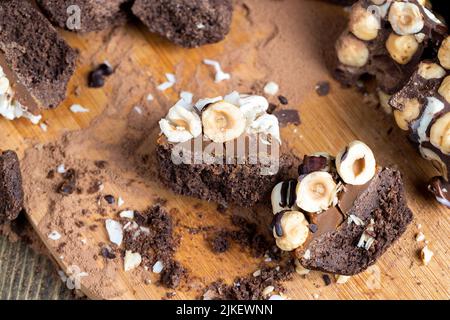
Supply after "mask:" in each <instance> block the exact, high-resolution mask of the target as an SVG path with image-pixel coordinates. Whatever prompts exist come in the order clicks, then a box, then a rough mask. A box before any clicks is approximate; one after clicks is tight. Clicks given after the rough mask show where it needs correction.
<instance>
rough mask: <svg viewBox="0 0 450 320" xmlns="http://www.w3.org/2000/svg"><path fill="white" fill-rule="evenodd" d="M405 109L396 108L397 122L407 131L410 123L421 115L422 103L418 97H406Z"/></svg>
mask: <svg viewBox="0 0 450 320" xmlns="http://www.w3.org/2000/svg"><path fill="white" fill-rule="evenodd" d="M402 104H403V106H404V108H403V110H394V118H395V122H397V125H398V126H399V128H400V129H402V130H405V131H407V130H408V129H409V124H410V123H411V122H412V121H413V120H415V119H417V118H418V117H419V115H420V110H421V104H420V102H419V100H418V99H417V98H413V99H404V101H403V103H402Z"/></svg>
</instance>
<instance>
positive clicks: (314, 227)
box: [308, 223, 318, 233]
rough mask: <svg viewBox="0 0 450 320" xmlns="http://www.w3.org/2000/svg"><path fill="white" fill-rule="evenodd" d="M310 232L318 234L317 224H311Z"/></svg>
mask: <svg viewBox="0 0 450 320" xmlns="http://www.w3.org/2000/svg"><path fill="white" fill-rule="evenodd" d="M308 228H309V231H311V232H312V233H316V232H317V229H318V227H317V224H314V223H311V224H309V225H308Z"/></svg>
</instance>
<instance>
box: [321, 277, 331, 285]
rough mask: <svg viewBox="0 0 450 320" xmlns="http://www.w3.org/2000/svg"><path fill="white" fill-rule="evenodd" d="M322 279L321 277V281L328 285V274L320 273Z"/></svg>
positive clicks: (329, 280) (329, 281)
mask: <svg viewBox="0 0 450 320" xmlns="http://www.w3.org/2000/svg"><path fill="white" fill-rule="evenodd" d="M322 279H323V282H325V285H326V286H329V285H330V284H331V279H330V276H329V275H327V274H323V275H322Z"/></svg>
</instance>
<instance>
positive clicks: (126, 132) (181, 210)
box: [0, 0, 450, 299]
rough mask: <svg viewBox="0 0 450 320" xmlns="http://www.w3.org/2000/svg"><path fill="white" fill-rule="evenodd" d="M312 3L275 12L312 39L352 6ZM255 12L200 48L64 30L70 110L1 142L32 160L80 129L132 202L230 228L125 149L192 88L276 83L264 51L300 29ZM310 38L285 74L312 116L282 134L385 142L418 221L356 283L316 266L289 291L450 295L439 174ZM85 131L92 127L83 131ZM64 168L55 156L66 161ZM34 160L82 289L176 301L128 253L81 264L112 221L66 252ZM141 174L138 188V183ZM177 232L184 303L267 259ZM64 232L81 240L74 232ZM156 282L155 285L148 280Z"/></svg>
mask: <svg viewBox="0 0 450 320" xmlns="http://www.w3.org/2000/svg"><path fill="white" fill-rule="evenodd" d="M291 1H295V0H291ZM258 4H261V5H265V4H264V3H263V1H261V2H260V1H258ZM267 4H268V3H267ZM303 5H304V6H307V9H308V10H306V11H307V12H308V14H307V15H308V16H309V17H307V16H306V15H305V16H304V17H302V18H300V17H298V16H295V15H294V14H289V13H286V12H284V13H283V12H281V11H280V12H274V16H276V17H281V19H282V18H283V17H285V16H287V17H288V18H290V19H292V28H298V30H297V32H300V33H304V34H305V35H306V34H307V35H308V37H309V36H310V35H311V34H314V24H315V23H317V25H319V24H322V25H323V24H326V21H325V20H324V19H335V18H336V15H338V16H342V13H341V12H340V11H339V10H340V9H337V7H334V6H330V5H326V4H323V3H317V2H315V3H314V2H303V4H299V7H301V6H303ZM304 11H305V10H303V11H302V12H304ZM248 15H249V12H248V8H247V7H245V6H241V5H239V6H237V9H236V12H235V16H234V20H233V27H232V31H231V33H230V35H229V36H228V37H227V39H226V41H224V42H222V43H219V44H216V45H211V46H205V47H202V48H199V49H194V50H186V49H181V48H178V47H175V46H173V45H171V44H170V43H168V42H167V41H165V40H163V39H161V38H159V37H157V36H154V35H151V34H149V33H148V32H147V31H145V29H144V28H142V27H141V26H137V25H128V26H126V27H122V28H118V29H115V30H112V31H105V32H102V33H97V34H90V35H77V34H72V33H68V32H63V35H64V37H65V38H66V39H67V40H68V42H69V43H70V44H71V45H72V46H74V47H76V48H78V49H79V50H80V52H81V57H80V62H79V64H78V69H77V71H76V75H75V76H74V78H73V79H72V81H71V83H70V87H69V96H68V98H67V99H66V101H65V102H64V103H63V104H62V105H61V106H60V107H59V108H58V109H56V110H52V111H45V112H44V113H43V117H44V120H46V123H47V124H48V128H47V131H46V132H45V131H44V130H42V129H41V128H40V127H39V126H33V125H31V124H30V123H29V122H28V121H27V120H18V121H12V122H11V121H6V120H4V119H0V132H2V139H0V149H14V150H16V151H17V152H18V153H19V155H20V156H21V157H23V156H24V154H25V151H26V150H27V148H34V149H35V150H39V149H40V148H41V147H42V144H44V143H49V142H54V141H57V140H58V139H60V138H61V136H62V135H63V134H65V133H67V132H72V133H70V134H69V136H68V137H69V138H70V139H73V141H75V142H73V141H72V145H69V147H68V151H67V152H69V153H72V154H73V158H72V160H71V161H75V160H76V161H80V162H82V161H88V160H89V161H91V160H96V159H108V160H109V161H113V162H114V163H113V164H112V166H113V169H112V170H113V171H114V170H115V171H114V172H116V173H117V176H115V178H114V179H111V180H112V182H111V183H109V184H108V185H106V186H105V192H110V193H112V194H115V195H117V196H118V195H120V196H121V197H123V198H124V200H125V201H126V204H125V205H124V206H128V207H130V208H132V209H136V210H142V209H144V208H146V207H147V206H149V205H151V204H152V202H154V201H155V199H156V198H158V197H161V198H164V199H166V200H167V205H166V206H167V209H168V210H170V212H171V213H172V214H173V215H174V218H175V219H176V220H178V221H181V224H183V225H185V226H195V227H198V226H208V225H209V226H211V225H214V226H224V225H227V223H229V218H228V216H227V215H226V214H225V215H224V214H220V213H218V212H217V207H216V205H214V204H210V203H206V202H201V201H198V200H195V199H192V198H187V197H180V196H177V195H174V194H172V193H171V192H170V191H169V190H167V189H165V188H164V187H163V186H162V185H161V184H160V183H159V182H158V180H157V178H156V176H155V175H154V174H153V173H154V171H152V169H151V168H150V169H149V172H150V173H145V172H144V173H143V172H133V168H134V167H133V165H132V160H130V161H127V159H124V158H126V156H128V157H131V155H130V154H129V152H128V153H126V154H125V153H124V154H121V152H122V151H121V150H122V147H123V146H125V145H127V146H128V147H129V144H136V154H141V153H142V154H149V155H151V154H152V148H154V146H153V145H152V143H153V141H154V139H155V138H156V135H157V133H158V127H157V120H158V119H159V118H161V117H162V116H164V114H165V113H166V111H167V110H168V108H169V107H170V106H171V105H172V104H173V103H174V102H175V101H176V100H177V99H178V94H179V92H180V91H181V90H187V91H191V92H193V93H194V94H196V97H197V98H199V97H201V96H202V95H209V96H215V95H218V94H225V93H227V92H229V91H231V90H232V89H235V88H244V89H245V88H247V89H248V88H249V87H250V86H251V85H252V84H253V83H255V82H257V83H265V82H266V81H268V80H272V78H271V77H272V74H270V73H268V72H267V70H266V71H264V69H262V68H260V65H259V64H258V55H259V51H260V50H268V49H267V48H269V47H270V46H267V43H269V41H271V38H272V37H288V36H289V33H287V34H283V33H281V34H280V30H274V29H270V28H259V27H258V26H255V25H254V24H253V21H251V16H250V17H249V16H248ZM303 18H304V19H303ZM274 19H275V18H274ZM302 19H303V20H302ZM324 21H325V22H324ZM330 32H331V31H330ZM305 37H306V36H305ZM292 43H294V44H295V39H289V38H287V40H286V45H287V46H288V45H291V44H292ZM298 45H299V48H301V50H302V52H303V54H304V55H306V56H307V57H308V59H309V60H308V61H312V63H311V64H308V65H307V64H303V63H302V61H303V60H302V59H299V60H300V61H297V60H295V61H293V65H292V79H290V78H282V79H275V80H277V82H278V83H279V84H280V86H281V88H282V92H281V93H282V94H284V95H286V96H287V97H291V96H295V97H297V98H296V99H294V101H292V100H291V101H290V107H293V108H296V109H298V110H299V111H300V114H301V118H302V124H301V125H300V126H298V127H297V126H293V125H290V126H288V127H286V128H283V129H282V139H283V141H284V143H285V147H286V149H289V150H290V151H292V152H294V153H296V154H298V155H299V156H302V155H303V154H305V153H310V152H315V151H328V152H330V153H336V152H337V151H338V150H339V149H340V148H342V147H343V146H344V145H345V144H346V143H348V142H349V141H351V140H353V139H360V140H363V141H365V142H366V143H367V144H369V145H370V146H371V147H372V148H373V150H374V152H375V154H376V156H377V160H378V161H379V162H380V163H382V164H386V165H391V164H392V165H397V166H398V167H399V168H400V169H401V170H402V172H403V174H404V178H405V184H406V190H407V198H408V201H409V205H410V207H411V209H412V210H413V212H414V214H415V220H414V222H413V223H412V224H411V226H410V227H409V229H408V231H407V232H406V234H405V235H404V236H403V238H402V239H401V241H399V242H398V243H396V244H395V245H394V246H393V247H392V248H391V249H390V250H389V251H388V252H387V253H386V254H385V255H384V256H383V257H382V258H381V259H380V261H379V262H378V263H377V265H376V266H375V267H373V268H371V269H370V270H368V271H367V272H365V273H363V274H360V275H358V276H354V277H352V278H351V279H350V280H349V282H347V283H346V284H343V285H338V284H332V285H330V286H325V285H324V284H323V280H322V277H321V273H318V272H312V273H310V274H309V275H308V276H307V277H306V278H304V277H301V276H299V275H295V276H294V279H293V280H292V281H290V282H288V283H285V286H286V287H287V289H288V290H287V293H286V295H287V296H288V297H289V298H291V299H398V298H400V299H421V298H425V299H448V298H449V297H450V295H449V293H450V292H449V289H450V282H449V277H448V271H449V263H448V262H449V259H448V249H449V233H448V230H449V218H448V213H449V212H448V209H445V208H443V207H441V206H439V205H437V204H436V203H435V202H434V201H433V199H432V197H430V195H429V194H428V193H427V192H426V190H425V187H424V186H425V184H426V181H427V180H428V178H429V177H431V176H433V175H434V174H435V173H436V172H435V171H434V169H433V168H432V167H431V166H430V164H429V163H428V162H426V161H424V160H422V159H421V158H420V156H419V155H418V154H417V153H416V151H415V150H414V149H413V147H411V146H410V145H409V144H408V143H407V142H406V139H405V137H404V136H403V133H402V132H400V130H398V129H396V128H395V125H394V123H393V121H392V119H391V117H390V116H389V115H385V114H384V113H383V112H382V111H381V109H377V108H374V107H371V106H368V105H367V103H365V102H364V101H363V100H364V97H363V95H361V94H360V93H359V92H356V91H355V90H349V89H342V88H340V86H339V85H338V84H337V83H336V82H334V81H333V80H331V79H330V78H329V75H328V73H327V71H326V69H325V67H324V66H323V63H322V62H321V61H320V58H319V56H315V55H311V54H309V52H314V51H315V50H316V49H317V48H316V45H317V43H314V42H311V43H299V44H298ZM237 49H239V50H238V51H237ZM244 53H245V54H244ZM311 57H312V58H311ZM314 57H317V59H316V60H317V61H315V58H314ZM204 58H211V59H217V60H219V61H227V62H226V63H224V68H225V69H226V71H227V72H230V73H231V74H232V80H231V81H229V82H223V83H221V84H215V83H214V82H213V76H214V73H213V72H212V70H211V69H210V68H209V67H207V66H205V65H203V64H202V60H203V59H204ZM279 58H280V59H283V57H279ZM104 60H108V61H110V62H111V63H112V64H113V66H115V67H116V69H117V70H116V73H115V74H114V75H113V76H111V77H110V78H109V79H108V80H107V85H106V86H105V87H104V88H102V89H89V88H87V86H86V81H87V80H86V77H87V73H88V72H89V71H90V70H91V69H92V67H93V66H94V65H96V64H97V63H99V62H102V61H104ZM166 72H171V73H175V74H176V76H177V79H178V82H177V85H176V86H175V87H174V88H171V89H169V90H167V91H165V92H158V91H157V90H156V89H155V86H156V85H157V84H160V83H162V82H164V81H165V78H164V74H165V73H166ZM285 73H286V72H285ZM309 73H314V74H315V76H313V77H308V76H304V77H302V76H300V77H299V74H300V75H301V74H306V75H307V74H309ZM317 75H318V76H317ZM302 79H304V80H302ZM311 79H315V80H329V81H330V82H331V88H332V90H331V93H330V94H329V95H328V96H326V97H319V96H318V95H317V94H316V93H315V90H314V87H315V82H313V81H312V80H311ZM294 80H295V81H298V87H299V90H300V91H301V93H299V92H293V91H291V92H286V91H283V87H284V86H286V87H288V85H287V84H288V83H289V82H290V81H294ZM149 93H152V94H153V95H154V97H155V100H154V101H151V102H149V101H147V100H146V97H147V95H148V94H149ZM272 100H274V99H272ZM74 103H77V104H80V105H82V106H85V107H87V108H88V109H89V110H90V111H89V112H88V113H76V114H75V113H72V112H71V111H70V110H69V106H71V105H72V104H74ZM135 106H139V107H140V108H141V109H143V110H144V112H143V115H140V114H138V113H137V112H136V109H135V108H134V107H135ZM142 117H143V118H142ZM142 119H145V121H142ZM135 123H137V124H136V125H134V124H135ZM77 130H83V131H82V132H89V134H84V135H80V134H79V133H78V132H77ZM142 132H145V137H146V139H144V140H143V141H139V139H140V138H141V137H142ZM80 137H83V138H80ZM60 142H61V141H60ZM36 144H37V146H36ZM33 146H34V147H33ZM80 146H81V147H80ZM99 146H101V147H99ZM107 146H109V147H107ZM127 150H128V151H129V150H130V149H129V148H128V149H127ZM114 152H116V153H114ZM122 156H124V157H122ZM74 159H75V160H74ZM43 162H45V161H44V160H43ZM130 162H131V164H130ZM58 164H59V163H57V162H55V163H54V165H55V166H56V165H58ZM23 165H24V167H25V169H26V170H27V172H30V174H27V175H26V176H24V180H25V181H26V184H27V187H26V191H27V192H33V193H35V195H33V197H29V196H27V204H26V206H27V210H28V212H27V213H28V218H29V220H30V221H31V223H32V225H33V226H34V227H35V229H36V232H37V233H38V234H39V236H40V237H41V239H42V240H43V242H44V243H45V244H46V246H47V247H48V249H49V251H50V252H51V254H52V255H53V257H54V258H55V260H56V261H57V263H58V264H59V266H60V267H61V269H63V270H66V271H67V269H68V268H71V267H72V266H73V265H74V264H75V265H76V266H77V267H79V269H80V270H81V271H86V272H87V276H86V277H84V278H83V280H82V290H83V291H84V292H85V293H86V294H87V295H88V296H89V297H91V298H113V299H134V298H138V299H160V298H162V297H164V296H165V293H166V290H164V289H162V288H161V287H160V286H157V285H155V284H154V283H155V282H156V279H157V277H156V276H155V275H153V274H151V272H147V273H145V272H143V271H135V272H128V273H125V272H124V271H123V266H122V262H121V259H116V260H119V261H117V262H114V263H113V262H105V261H103V259H97V260H95V259H79V257H80V256H83V255H84V254H85V252H91V251H92V252H97V251H98V248H99V247H98V244H99V243H100V242H103V243H107V242H108V240H107V235H106V232H105V230H104V227H100V228H97V229H95V230H91V229H89V228H85V227H80V230H78V231H79V232H77V236H80V235H81V236H82V237H83V239H87V244H86V246H85V247H83V246H74V247H73V248H71V250H69V251H72V252H71V253H70V254H68V255H66V256H65V257H61V254H60V253H59V251H58V245H59V244H58V243H56V242H55V241H52V240H50V239H49V238H48V232H49V230H50V229H49V225H52V223H53V222H54V220H55V219H58V217H55V215H54V212H52V209H51V206H50V205H49V199H50V198H51V197H54V195H51V194H50V193H49V192H48V190H47V189H45V188H46V187H48V183H47V182H45V181H44V180H45V175H46V174H47V171H46V170H47V169H48V168H40V167H39V166H40V164H39V163H29V161H28V162H26V163H25V164H23ZM66 165H68V164H66ZM124 177H126V178H124ZM127 179H128V180H127ZM41 180H42V182H41ZM131 180H133V181H134V183H135V184H127V181H128V182H129V181H131ZM136 181H137V182H136ZM53 199H54V198H53ZM91 200H92V199H90V198H80V200H79V201H78V205H77V206H75V205H68V206H67V210H68V211H73V212H74V213H75V212H77V211H81V209H82V208H83V205H84V204H85V203H86V202H85V201H91ZM61 201H65V200H61ZM63 205H64V204H63ZM174 208H175V209H177V210H173V209H174ZM234 210H238V209H234ZM118 211H119V210H118ZM199 211H200V212H201V215H199V214H198V213H199ZM249 214H250V215H251V216H252V217H253V218H256V219H260V221H266V220H270V217H267V215H266V214H267V208H266V209H263V208H257V209H256V210H253V212H251V213H249ZM262 215H266V216H264V217H263V216H262ZM98 218H99V217H98V216H95V215H93V216H90V217H88V218H83V219H84V221H83V222H84V225H89V224H95V223H97V224H98ZM418 225H421V226H422V227H421V229H420V231H422V232H423V233H424V234H425V236H426V238H427V240H428V241H429V247H430V248H431V249H432V250H433V251H434V253H435V255H434V257H433V260H432V262H431V263H430V265H428V266H422V264H421V261H420V259H419V255H418V253H419V251H420V249H421V248H422V246H423V245H424V244H423V243H417V242H416V241H415V235H416V234H417V232H418V231H419V230H418V229H419V228H418ZM101 226H102V225H101ZM60 231H61V230H60ZM176 232H177V234H178V235H180V236H181V244H180V248H179V249H178V251H177V254H176V258H177V259H178V260H179V261H181V262H182V263H183V265H185V266H186V267H187V268H188V269H189V270H190V273H191V276H192V279H194V280H192V289H191V290H185V289H181V290H179V291H177V292H176V295H175V297H174V298H176V299H183V298H186V299H191V298H196V297H198V294H199V292H200V291H199V290H200V288H201V287H202V286H204V285H207V284H209V283H211V282H212V281H215V280H217V279H218V278H223V279H224V280H225V281H226V282H229V283H231V281H232V280H233V279H234V278H235V277H237V276H243V275H246V274H248V273H252V272H253V271H255V270H256V269H258V264H259V263H260V262H261V261H260V260H258V259H255V258H251V257H250V255H249V254H248V252H245V251H242V250H241V249H240V248H239V247H238V246H237V245H236V246H232V247H231V249H230V250H229V251H228V252H226V253H224V254H222V255H216V254H213V253H212V252H211V250H210V249H209V247H208V244H207V242H206V241H205V239H204V236H203V235H202V234H198V235H194V234H190V233H189V232H187V231H186V229H185V228H181V227H179V228H177V230H176ZM62 236H63V238H64V237H72V238H73V237H75V235H74V234H72V235H67V234H62ZM72 240H73V239H72ZM101 274H108V275H109V276H110V279H109V281H107V282H105V281H103V280H100V275H101ZM145 280H151V281H152V283H151V284H148V281H145Z"/></svg>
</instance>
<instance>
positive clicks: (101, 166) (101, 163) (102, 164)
mask: <svg viewBox="0 0 450 320" xmlns="http://www.w3.org/2000/svg"><path fill="white" fill-rule="evenodd" d="M94 164H95V166H96V167H97V168H99V169H105V168H106V166H107V165H108V162H106V161H104V160H97V161H95V162H94Z"/></svg>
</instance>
